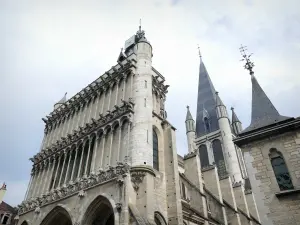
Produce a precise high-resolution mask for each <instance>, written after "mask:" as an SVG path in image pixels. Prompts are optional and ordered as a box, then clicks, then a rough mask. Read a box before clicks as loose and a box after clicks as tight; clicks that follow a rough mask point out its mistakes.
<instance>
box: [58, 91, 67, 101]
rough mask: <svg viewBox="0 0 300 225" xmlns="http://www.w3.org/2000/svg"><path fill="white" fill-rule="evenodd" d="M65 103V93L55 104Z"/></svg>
mask: <svg viewBox="0 0 300 225" xmlns="http://www.w3.org/2000/svg"><path fill="white" fill-rule="evenodd" d="M66 101H67V92H66V93H65V95H64V97H62V99H61V100H59V101H58V102H57V103H56V104H64V103H65V102H66Z"/></svg>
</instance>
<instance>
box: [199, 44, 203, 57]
mask: <svg viewBox="0 0 300 225" xmlns="http://www.w3.org/2000/svg"><path fill="white" fill-rule="evenodd" d="M198 53H199V57H200V58H202V55H201V52H200V47H199V45H198Z"/></svg>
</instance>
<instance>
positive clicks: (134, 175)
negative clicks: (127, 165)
mask: <svg viewBox="0 0 300 225" xmlns="http://www.w3.org/2000/svg"><path fill="white" fill-rule="evenodd" d="M130 175H131V182H132V184H133V188H134V190H135V191H138V190H139V186H140V184H141V183H142V182H143V179H144V177H145V175H146V172H144V171H133V172H131V174H130Z"/></svg>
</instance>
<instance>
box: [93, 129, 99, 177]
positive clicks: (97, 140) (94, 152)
mask: <svg viewBox="0 0 300 225" xmlns="http://www.w3.org/2000/svg"><path fill="white" fill-rule="evenodd" d="M99 139H100V138H99V136H98V133H97V135H96V139H95V146H94V151H93V157H92V173H93V174H94V173H95V165H96V158H97V150H98V143H99Z"/></svg>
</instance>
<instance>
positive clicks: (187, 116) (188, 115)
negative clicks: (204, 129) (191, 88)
mask: <svg viewBox="0 0 300 225" xmlns="http://www.w3.org/2000/svg"><path fill="white" fill-rule="evenodd" d="M186 108H187V112H186V118H185V121H188V120H194V119H193V117H192V114H191V112H190V107H189V106H187V107H186Z"/></svg>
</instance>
